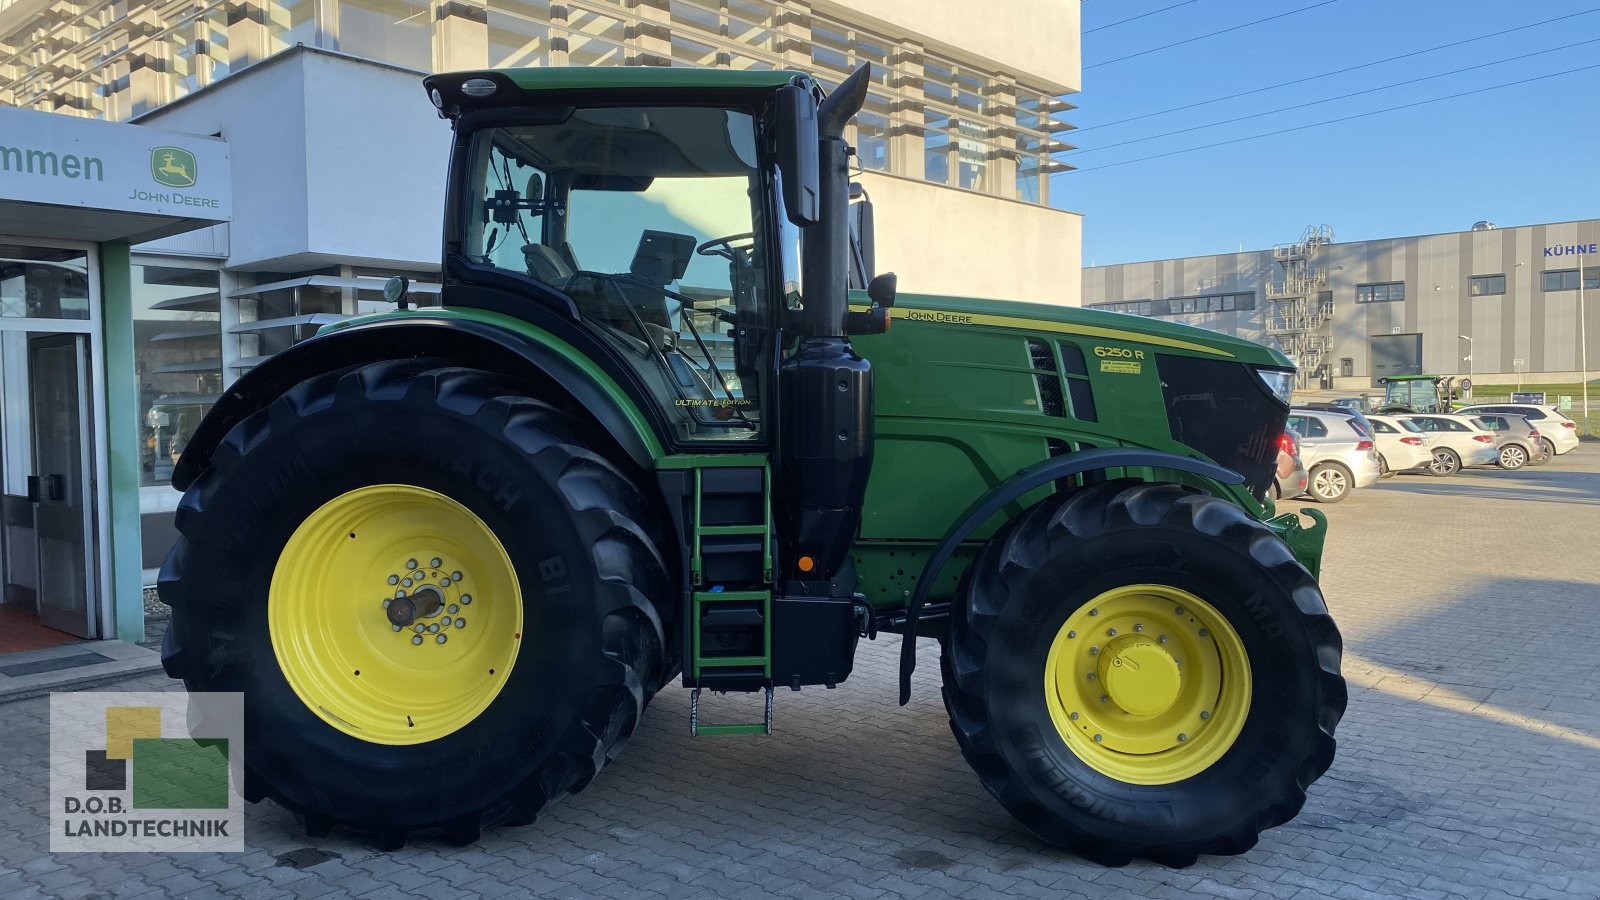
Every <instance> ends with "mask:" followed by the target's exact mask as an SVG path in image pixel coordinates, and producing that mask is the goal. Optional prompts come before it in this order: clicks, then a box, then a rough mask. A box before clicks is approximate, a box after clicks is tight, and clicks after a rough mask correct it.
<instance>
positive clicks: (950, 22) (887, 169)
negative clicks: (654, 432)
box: [0, 0, 1081, 689]
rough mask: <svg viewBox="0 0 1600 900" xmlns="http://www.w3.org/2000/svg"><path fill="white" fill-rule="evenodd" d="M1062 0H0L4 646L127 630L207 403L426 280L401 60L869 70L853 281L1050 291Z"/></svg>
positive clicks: (942, 289) (422, 162) (1058, 224)
mask: <svg viewBox="0 0 1600 900" xmlns="http://www.w3.org/2000/svg"><path fill="white" fill-rule="evenodd" d="M1078 5H1079V4H1078V2H1077V0H1008V2H1007V3H1004V4H999V5H995V6H994V8H992V9H988V10H986V11H985V14H984V15H983V16H981V17H976V18H974V17H972V16H970V15H965V14H963V13H962V9H964V7H963V6H962V5H961V4H925V3H921V2H918V0H855V2H850V3H842V2H833V0H566V2H562V3H550V2H543V0H450V2H438V0H317V2H309V0H188V2H184V3H173V2H156V0H150V2H146V0H84V2H74V3H59V2H53V0H10V2H7V3H3V4H0V376H3V380H0V399H3V402H4V404H5V407H4V411H5V416H4V428H3V430H0V487H3V491H0V506H3V513H4V528H3V529H0V536H3V545H0V561H3V571H0V583H3V584H4V600H5V602H4V603H3V604H0V634H10V635H13V636H16V635H21V636H23V637H22V638H15V637H14V638H13V640H12V642H11V643H10V644H7V643H5V640H4V639H0V653H4V652H6V651H8V650H19V649H28V646H31V645H18V644H17V643H16V641H17V640H24V641H26V640H32V639H33V638H32V637H29V635H34V636H38V635H43V637H42V638H40V639H41V640H52V639H56V638H62V639H75V638H77V637H86V638H120V639H122V640H124V641H129V640H136V639H138V638H139V637H140V635H142V633H143V604H142V597H141V587H142V586H144V585H149V584H153V583H154V578H155V575H156V572H157V571H158V568H159V566H160V564H161V561H162V559H163V558H164V556H165V555H166V552H167V550H168V548H169V547H170V546H171V544H172V541H173V540H174V538H175V532H174V530H173V524H172V520H173V515H174V512H175V510H176V507H177V503H178V500H179V495H178V493H177V492H176V491H174V490H173V489H172V488H171V486H170V483H169V482H170V479H171V473H172V467H173V462H174V460H175V459H176V458H177V456H178V454H179V453H181V451H182V450H183V447H184V444H185V441H186V440H187V438H188V436H189V434H190V433H192V431H193V429H194V427H195V425H196V423H197V422H198V421H199V419H200V418H201V417H202V416H203V415H204V413H205V411H206V410H207V408H208V407H209V406H210V404H211V403H212V402H213V401H214V400H215V398H216V397H217V396H219V395H220V394H221V392H223V391H225V390H226V389H227V387H228V386H229V385H230V384H231V383H232V382H233V381H234V380H236V379H237V378H238V377H240V375H242V374H243V373H245V372H247V371H249V369H250V368H251V367H252V366H254V365H256V364H257V363H258V362H259V361H260V360H261V359H263V358H264V357H266V356H268V355H270V354H272V353H274V352H277V351H279V350H282V349H284V348H285V347H288V346H290V345H291V344H293V343H295V342H296V341H299V340H304V339H306V338H308V337H310V336H311V335H312V334H313V333H315V331H316V329H317V328H319V327H321V326H322V325H325V324H328V323H331V322H334V321H338V320H340V319H343V318H347V317H350V316H353V315H358V314H362V313H367V312H375V311H381V310H384V309H389V308H392V307H391V306H389V305H387V304H386V303H385V302H384V300H383V297H382V285H383V282H384V281H385V280H386V279H387V278H388V277H389V276H392V275H406V276H408V277H410V278H411V279H412V282H413V287H412V290H413V293H414V294H416V293H417V292H420V293H421V294H424V295H425V294H427V293H430V292H436V291H437V289H438V288H437V282H438V266H439V238H440V225H441V222H442V218H443V192H444V175H445V166H446V161H447V154H448V148H449V143H450V135H449V126H448V123H447V122H444V121H441V120H440V119H439V118H438V116H437V115H436V114H435V111H434V109H433V107H432V106H431V105H429V103H428V101H427V98H426V97H425V96H424V94H423V91H422V89H421V85H420V75H421V74H422V73H424V72H429V71H449V70H460V69H474V68H489V67H512V66H546V65H570V66H613V65H655V66H668V65H693V66H709V67H718V68H728V69H797V70H801V71H806V72H809V73H812V74H814V75H816V76H817V77H818V78H819V80H821V81H822V82H823V83H824V84H825V85H828V86H831V85H834V84H837V83H838V82H839V81H840V80H842V79H843V78H844V77H845V76H846V75H847V74H848V73H849V72H850V71H851V70H852V69H853V68H854V67H855V66H857V65H859V64H861V63H871V64H872V66H873V70H874V71H873V80H872V84H871V89H870V92H869V94H868V98H867V101H866V107H865V109H864V111H863V112H862V114H861V115H860V116H859V117H858V118H857V120H856V122H855V124H854V125H853V126H852V128H851V133H850V135H849V137H850V139H851V141H852V143H853V144H854V145H855V146H856V148H857V156H856V158H855V163H856V164H857V165H858V166H859V173H858V177H857V180H858V181H859V182H860V183H861V184H862V185H863V186H864V187H865V188H866V190H867V193H868V195H869V196H870V197H871V199H872V201H873V203H874V211H875V218H876V232H877V248H876V250H877V259H878V264H879V268H880V269H884V270H898V271H899V272H900V273H901V279H900V284H901V287H902V289H904V290H908V291H918V290H921V291H927V292H936V293H953V294H964V295H968V296H978V297H985V296H988V297H1009V298H1014V299H1028V300H1038V301H1047V302H1057V303H1076V302H1077V288H1078V285H1079V284H1080V283H1081V279H1080V257H1079V247H1080V243H1081V241H1080V233H1081V232H1080V229H1081V217H1080V216H1078V215H1077V214H1075V213H1073V212H1070V211H1068V210H1067V209H1066V208H1065V207H1066V206H1068V205H1069V204H1068V203H1067V202H1065V199H1066V198H1063V197H1062V196H1060V195H1052V192H1051V184H1050V177H1049V176H1050V175H1051V174H1052V173H1054V172H1057V171H1062V170H1064V169H1066V168H1068V167H1067V166H1066V165H1065V164H1063V163H1061V162H1058V161H1057V154H1059V153H1060V152H1062V151H1064V150H1066V149H1069V148H1070V145H1068V144H1066V143H1064V141H1063V139H1064V138H1065V137H1066V135H1067V132H1069V131H1070V129H1071V128H1072V126H1071V125H1070V124H1069V123H1068V122H1067V121H1066V118H1065V116H1066V114H1067V113H1068V112H1069V111H1070V110H1071V109H1072V105H1071V103H1070V102H1069V101H1068V100H1067V98H1068V97H1069V96H1070V95H1071V94H1073V93H1074V92H1075V91H1076V90H1077V88H1078V84H1079V68H1080V65H1079V19H1078ZM908 23H914V24H908ZM1020 34H1026V35H1028V36H1029V40H1026V41H1019V40H1016V36H1017V35H1020ZM96 120H99V121H96ZM701 237H702V238H703V237H706V236H704V235H702V236H701ZM979 259H981V261H982V264H981V265H979V264H975V263H974V262H973V261H974V260H979ZM63 534H65V535H67V537H65V538H62V537H60V535H63ZM73 535H76V536H75V537H74V536H73ZM30 629H31V630H30ZM46 632H48V633H46ZM41 646H42V644H41ZM4 678H5V672H4V666H0V689H3V688H4Z"/></svg>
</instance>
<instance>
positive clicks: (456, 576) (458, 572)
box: [450, 569, 461, 581]
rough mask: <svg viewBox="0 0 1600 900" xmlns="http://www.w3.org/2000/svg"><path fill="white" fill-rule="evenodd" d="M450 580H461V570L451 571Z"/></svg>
mask: <svg viewBox="0 0 1600 900" xmlns="http://www.w3.org/2000/svg"><path fill="white" fill-rule="evenodd" d="M450 580H451V581H460V580H461V570H460V569H457V570H455V571H454V572H451V573H450Z"/></svg>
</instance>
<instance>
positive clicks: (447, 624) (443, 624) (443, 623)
mask: <svg viewBox="0 0 1600 900" xmlns="http://www.w3.org/2000/svg"><path fill="white" fill-rule="evenodd" d="M439 627H440V628H449V627H450V617H449V616H445V617H444V618H442V619H440V620H439Z"/></svg>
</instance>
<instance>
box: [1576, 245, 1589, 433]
mask: <svg viewBox="0 0 1600 900" xmlns="http://www.w3.org/2000/svg"><path fill="white" fill-rule="evenodd" d="M1578 359H1579V363H1578V364H1579V365H1581V366H1583V433H1584V434H1585V435H1587V434H1588V433H1589V310H1588V309H1587V308H1586V307H1585V306H1584V305H1583V251H1582V250H1579V251H1578Z"/></svg>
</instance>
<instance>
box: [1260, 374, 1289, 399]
mask: <svg viewBox="0 0 1600 900" xmlns="http://www.w3.org/2000/svg"><path fill="white" fill-rule="evenodd" d="M1256 377H1257V378H1259V379H1261V383H1262V384H1264V385H1266V386H1267V390H1268V391H1270V392H1271V393H1272V396H1274V397H1277V398H1278V402H1279V403H1282V404H1283V405H1284V406H1288V405H1289V396H1290V395H1291V394H1293V393H1294V370H1293V369H1287V370H1286V369H1257V370H1256Z"/></svg>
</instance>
